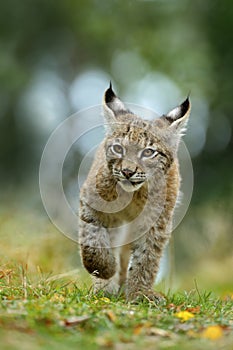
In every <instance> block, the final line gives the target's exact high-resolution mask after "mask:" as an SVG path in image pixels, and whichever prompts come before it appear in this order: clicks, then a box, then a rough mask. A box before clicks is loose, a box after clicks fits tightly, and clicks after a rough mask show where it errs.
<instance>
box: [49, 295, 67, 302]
mask: <svg viewBox="0 0 233 350" xmlns="http://www.w3.org/2000/svg"><path fill="white" fill-rule="evenodd" d="M50 300H51V301H52V302H57V303H63V302H64V301H65V297H64V296H63V295H60V294H57V293H55V294H54V295H53V296H52V297H51V298H50Z"/></svg>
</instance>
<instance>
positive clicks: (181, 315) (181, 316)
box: [175, 310, 194, 322]
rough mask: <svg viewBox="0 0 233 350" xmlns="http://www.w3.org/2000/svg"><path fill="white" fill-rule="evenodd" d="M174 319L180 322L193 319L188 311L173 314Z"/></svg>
mask: <svg viewBox="0 0 233 350" xmlns="http://www.w3.org/2000/svg"><path fill="white" fill-rule="evenodd" d="M175 317H177V318H179V319H180V320H181V321H182V322H186V321H188V320H189V319H190V318H193V317H194V315H193V314H192V313H191V312H189V311H186V310H185V311H180V312H177V313H176V314H175Z"/></svg>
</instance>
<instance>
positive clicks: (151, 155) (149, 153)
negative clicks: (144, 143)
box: [141, 148, 158, 158]
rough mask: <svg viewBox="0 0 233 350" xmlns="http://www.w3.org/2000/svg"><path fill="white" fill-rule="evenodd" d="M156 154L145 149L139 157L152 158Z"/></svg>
mask: <svg viewBox="0 0 233 350" xmlns="http://www.w3.org/2000/svg"><path fill="white" fill-rule="evenodd" d="M157 153H158V152H157V151H156V150H155V149H153V148H145V149H144V151H142V153H141V157H142V158H143V157H144V158H152V157H154V156H156V154H157Z"/></svg>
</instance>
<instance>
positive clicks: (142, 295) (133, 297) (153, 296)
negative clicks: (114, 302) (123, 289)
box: [126, 290, 166, 304]
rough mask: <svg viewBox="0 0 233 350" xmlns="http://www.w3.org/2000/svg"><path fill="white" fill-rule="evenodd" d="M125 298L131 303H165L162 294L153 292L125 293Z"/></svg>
mask: <svg viewBox="0 0 233 350" xmlns="http://www.w3.org/2000/svg"><path fill="white" fill-rule="evenodd" d="M126 298H127V300H128V301H130V302H132V303H136V304H137V303H140V302H142V301H144V300H147V301H153V302H155V303H156V304H161V303H164V302H165V301H166V297H165V296H164V295H163V294H162V293H158V292H154V291H153V290H145V291H137V292H135V291H133V292H130V291H129V292H127V294H126Z"/></svg>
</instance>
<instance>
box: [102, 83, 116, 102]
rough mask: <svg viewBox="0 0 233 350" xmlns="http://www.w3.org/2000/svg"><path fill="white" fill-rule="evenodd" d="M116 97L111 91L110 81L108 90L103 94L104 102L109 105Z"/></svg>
mask: <svg viewBox="0 0 233 350" xmlns="http://www.w3.org/2000/svg"><path fill="white" fill-rule="evenodd" d="M115 97H116V95H115V93H114V91H113V89H112V83H111V81H110V84H109V88H108V89H107V90H106V92H105V102H106V103H110V102H112V100H113V99H114V98H115Z"/></svg>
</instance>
